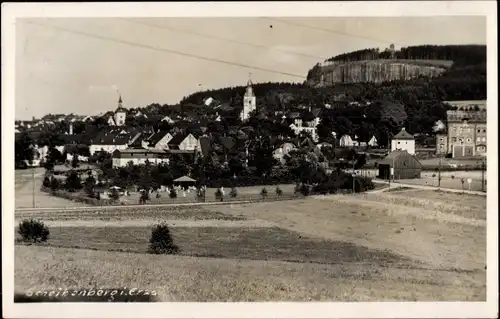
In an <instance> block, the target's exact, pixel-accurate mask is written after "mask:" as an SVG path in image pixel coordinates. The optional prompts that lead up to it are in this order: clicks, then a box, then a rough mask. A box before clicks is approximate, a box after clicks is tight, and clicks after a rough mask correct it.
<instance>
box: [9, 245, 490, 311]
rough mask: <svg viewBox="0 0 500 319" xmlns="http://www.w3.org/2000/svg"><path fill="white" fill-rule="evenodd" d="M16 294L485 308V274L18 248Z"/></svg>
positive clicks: (51, 248) (46, 248) (16, 250)
mask: <svg viewBox="0 0 500 319" xmlns="http://www.w3.org/2000/svg"><path fill="white" fill-rule="evenodd" d="M14 282H15V289H16V292H19V293H22V292H25V291H27V290H28V289H33V288H34V289H41V288H45V289H51V288H52V289H54V288H56V289H57V288H59V287H68V288H72V287H73V288H81V287H89V286H92V287H104V288H107V287H129V288H130V287H137V288H140V289H149V290H156V292H157V293H158V297H159V300H160V301H311V300H313V301H391V300H392V301H484V300H486V285H485V282H486V275H485V273H484V272H478V273H473V274H466V273H456V272H450V271H439V270H416V269H398V268H386V267H378V266H374V265H371V264H364V263H361V264H360V263H354V264H352V263H348V264H336V265H320V264H299V263H287V262H276V261H252V260H235V259H212V258H196V257H182V256H159V255H144V254H131V253H118V252H104V251H92V250H83V249H65V248H53V247H40V246H16V248H15V280H14Z"/></svg>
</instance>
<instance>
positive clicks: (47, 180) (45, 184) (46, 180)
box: [42, 176, 50, 188]
mask: <svg viewBox="0 0 500 319" xmlns="http://www.w3.org/2000/svg"><path fill="white" fill-rule="evenodd" d="M42 185H43V186H44V187H47V188H49V187H50V178H49V177H48V176H45V177H44V178H43V183H42Z"/></svg>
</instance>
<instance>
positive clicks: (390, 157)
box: [378, 150, 420, 167]
mask: <svg viewBox="0 0 500 319" xmlns="http://www.w3.org/2000/svg"><path fill="white" fill-rule="evenodd" d="M400 156H409V157H412V158H413V159H414V160H415V161H417V162H418V163H420V162H419V160H418V159H417V158H416V157H415V156H413V155H411V154H410V153H408V152H407V151H400V150H396V151H392V152H390V153H389V154H387V156H386V157H385V158H384V159H382V160H381V161H380V162H378V164H379V165H389V166H391V167H392V165H393V163H394V162H395V161H396V160H397V159H398V157H400Z"/></svg>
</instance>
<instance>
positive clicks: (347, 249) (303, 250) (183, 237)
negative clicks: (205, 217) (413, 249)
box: [44, 227, 410, 265]
mask: <svg viewBox="0 0 500 319" xmlns="http://www.w3.org/2000/svg"><path fill="white" fill-rule="evenodd" d="M171 234H172V237H173V239H174V243H175V244H176V245H177V246H179V248H180V251H181V252H180V254H181V255H186V256H197V257H217V258H234V259H253V260H282V261H294V262H315V263H325V264H335V263H349V262H365V263H373V264H380V265H387V264H396V263H398V264H399V263H401V264H402V263H410V260H409V259H407V258H403V257H401V256H398V255H395V254H393V253H390V252H388V251H378V250H372V249H368V248H365V247H362V246H357V245H354V244H350V243H346V242H340V241H331V240H318V239H310V238H304V237H302V236H301V235H300V234H298V233H295V232H292V231H288V230H284V229H280V228H223V227H174V228H171ZM150 236H151V228H149V227H51V228H50V239H49V241H48V242H47V243H46V244H44V245H49V246H55V247H65V248H83V249H95V250H105V251H106V250H107V251H123V252H134V253H146V252H147V251H148V243H149V238H150Z"/></svg>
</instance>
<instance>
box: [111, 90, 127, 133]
mask: <svg viewBox="0 0 500 319" xmlns="http://www.w3.org/2000/svg"><path fill="white" fill-rule="evenodd" d="M126 117H127V110H126V109H125V108H124V107H123V100H122V96H121V95H120V97H119V98H118V108H117V109H116V111H115V115H114V116H113V119H114V121H115V125H116V126H123V125H125V119H126Z"/></svg>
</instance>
